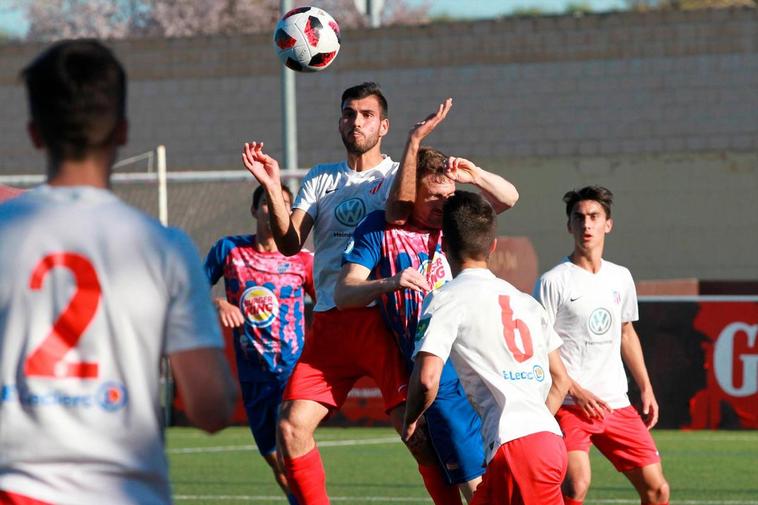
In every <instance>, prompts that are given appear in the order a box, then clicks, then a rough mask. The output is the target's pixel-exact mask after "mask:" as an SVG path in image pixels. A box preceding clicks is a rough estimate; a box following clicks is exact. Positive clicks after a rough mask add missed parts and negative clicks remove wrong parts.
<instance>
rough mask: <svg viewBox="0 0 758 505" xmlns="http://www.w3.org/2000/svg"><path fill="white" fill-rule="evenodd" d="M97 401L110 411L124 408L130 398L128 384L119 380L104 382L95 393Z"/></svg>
mask: <svg viewBox="0 0 758 505" xmlns="http://www.w3.org/2000/svg"><path fill="white" fill-rule="evenodd" d="M95 398H96V399H97V403H98V404H99V405H100V406H101V407H102V408H103V410H107V411H108V412H116V411H117V410H120V409H122V408H124V406H125V405H126V402H127V400H128V395H127V394H126V386H124V385H123V384H121V383H119V382H104V383H103V384H102V385H101V386H100V388H99V389H98V390H97V393H96V394H95Z"/></svg>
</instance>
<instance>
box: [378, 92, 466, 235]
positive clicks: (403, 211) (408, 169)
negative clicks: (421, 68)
mask: <svg viewBox="0 0 758 505" xmlns="http://www.w3.org/2000/svg"><path fill="white" fill-rule="evenodd" d="M452 106H453V99H452V98H448V99H447V100H445V101H444V102H442V103H441V104H440V105H439V107H437V111H436V112H434V113H432V114H430V115H429V116H427V117H426V119H424V120H422V121H419V122H418V123H416V124H415V125H414V126H413V128H411V131H410V132H409V133H408V141H407V142H406V144H405V150H404V151H403V158H402V160H401V162H400V169H399V170H398V173H397V175H396V176H395V180H394V182H393V183H392V189H391V190H390V195H389V198H388V199H387V206H386V212H387V213H386V219H387V222H388V223H391V224H398V225H401V224H405V222H406V221H407V220H408V217H409V216H410V215H411V211H412V210H413V204H414V202H415V201H416V164H417V162H418V161H417V160H418V150H419V148H420V147H421V141H422V140H424V139H425V138H426V137H427V136H428V135H429V134H430V133H432V131H434V129H435V128H436V127H437V125H439V124H440V123H441V122H442V121H443V120H444V119H445V117H446V116H447V113H448V112H449V111H450V108H451V107H452Z"/></svg>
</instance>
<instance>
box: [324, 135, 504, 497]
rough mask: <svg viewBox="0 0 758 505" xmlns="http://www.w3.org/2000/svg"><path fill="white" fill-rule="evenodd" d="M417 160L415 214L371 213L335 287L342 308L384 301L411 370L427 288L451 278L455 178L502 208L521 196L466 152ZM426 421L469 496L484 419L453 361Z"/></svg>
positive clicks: (446, 465)
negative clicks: (447, 208) (449, 206)
mask: <svg viewBox="0 0 758 505" xmlns="http://www.w3.org/2000/svg"><path fill="white" fill-rule="evenodd" d="M417 165H418V168H417V174H416V176H417V192H416V201H415V203H414V206H413V210H412V212H411V219H410V220H409V222H408V223H406V224H402V225H394V224H388V223H386V222H385V213H384V211H377V212H374V213H372V214H369V215H368V216H367V217H366V219H365V220H364V221H363V222H362V223H361V224H360V225H358V227H357V228H356V230H355V233H354V234H353V241H352V242H351V243H350V244H349V245H348V248H347V249H346V251H345V254H344V261H343V270H342V274H341V277H340V280H339V281H338V283H337V288H336V290H335V300H336V301H337V304H338V307H340V308H343V307H345V308H346V307H352V306H355V305H358V306H361V305H364V304H366V303H368V302H370V301H371V300H373V299H378V300H379V301H380V306H381V309H382V313H383V315H384V318H385V321H386V323H387V325H388V326H389V327H390V329H391V331H392V334H393V335H394V337H395V339H396V341H397V344H398V345H399V347H400V349H401V350H402V352H403V355H404V356H405V357H406V359H407V360H408V372H409V374H410V371H411V370H412V368H413V362H412V355H413V350H414V341H415V335H416V328H417V326H418V321H419V316H420V314H421V305H422V301H423V299H424V296H425V295H426V294H427V293H429V292H430V291H432V290H433V289H436V288H438V287H441V286H442V285H443V284H445V283H446V282H447V281H449V280H451V279H452V274H451V271H450V267H449V265H448V264H447V260H446V259H445V256H444V254H443V253H442V247H441V244H442V242H441V241H442V233H441V229H440V228H441V225H442V205H443V203H444V202H445V200H447V198H448V197H450V196H451V195H452V194H453V192H454V191H455V182H456V181H459V182H467V183H473V184H475V185H477V186H478V187H480V188H481V189H482V190H483V191H484V192H485V194H487V195H489V196H490V197H491V198H492V199H493V201H494V203H495V204H496V205H497V206H498V208H500V209H501V210H505V209H507V208H510V207H511V206H512V205H513V204H515V202H516V200H517V198H518V193H517V192H516V189H515V188H514V187H513V185H511V184H510V183H509V182H507V181H505V179H502V178H501V177H499V176H496V175H494V174H491V173H489V172H485V171H484V170H482V169H480V168H478V167H476V166H475V165H474V164H473V163H471V162H470V161H468V160H465V159H462V158H448V157H447V156H445V155H443V154H442V153H440V152H439V151H436V150H434V149H430V148H420V150H419V151H418V155H417ZM426 423H427V429H428V432H429V436H430V439H431V442H432V446H433V447H434V450H435V452H436V455H437V458H438V460H439V463H440V466H441V468H442V469H443V472H444V473H445V476H446V477H447V480H448V483H449V484H456V485H459V486H460V488H461V490H462V491H463V493H464V495H465V496H466V497H467V498H469V499H470V497H471V496H472V494H473V491H474V490H475V489H476V486H477V484H478V483H479V481H480V477H481V475H482V474H483V473H484V468H483V462H484V448H483V445H484V444H483V441H482V437H481V433H480V432H481V423H480V420H479V417H478V416H477V415H476V413H475V412H474V410H473V409H472V407H471V405H470V404H469V402H468V401H467V399H466V395H465V392H464V391H463V389H462V387H461V384H460V381H459V380H458V376H457V375H456V373H455V370H454V369H453V366H452V364H451V363H449V362H448V363H446V365H445V368H444V371H443V376H442V381H441V386H440V393H439V394H438V396H437V400H436V401H435V403H434V404H433V405H432V407H430V409H429V410H428V411H427V412H426Z"/></svg>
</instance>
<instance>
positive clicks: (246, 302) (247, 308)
mask: <svg viewBox="0 0 758 505" xmlns="http://www.w3.org/2000/svg"><path fill="white" fill-rule="evenodd" d="M240 310H241V311H242V315H244V316H245V321H246V322H247V324H249V325H250V326H253V327H255V328H265V327H267V326H271V324H272V323H273V322H274V319H276V316H277V314H279V300H278V299H277V298H276V296H275V295H274V293H273V292H271V290H270V289H268V288H265V287H263V286H253V287H251V288H248V289H246V290H245V292H244V293H242V296H241V297H240Z"/></svg>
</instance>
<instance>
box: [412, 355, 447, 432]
mask: <svg viewBox="0 0 758 505" xmlns="http://www.w3.org/2000/svg"><path fill="white" fill-rule="evenodd" d="M438 389H439V380H438V381H436V383H435V382H434V381H430V380H422V376H421V366H419V364H418V363H417V364H416V366H415V367H414V368H413V373H412V374H411V378H410V380H409V382H408V400H407V403H406V405H405V424H406V425H408V424H412V423H415V422H417V421H418V420H419V418H420V417H421V416H422V415H423V413H424V412H425V411H426V409H428V408H429V406H430V405H431V404H432V402H434V399H435V398H436V397H437V390H438Z"/></svg>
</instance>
